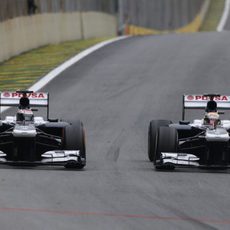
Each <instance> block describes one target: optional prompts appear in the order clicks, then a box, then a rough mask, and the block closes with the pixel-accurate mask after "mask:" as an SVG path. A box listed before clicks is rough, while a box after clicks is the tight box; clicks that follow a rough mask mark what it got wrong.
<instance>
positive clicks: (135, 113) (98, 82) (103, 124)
mask: <svg viewBox="0 0 230 230" xmlns="http://www.w3.org/2000/svg"><path fill="white" fill-rule="evenodd" d="M229 37H230V33H228V32H224V33H202V34H192V35H176V34H175V35H163V36H146V37H136V38H129V39H126V40H123V41H119V42H116V43H114V44H112V45H109V46H107V47H105V48H102V49H100V50H98V51H96V52H95V53H93V54H92V55H90V56H88V57H86V58H84V59H83V60H82V61H80V62H79V63H77V64H76V65H74V66H72V67H71V68H70V69H68V70H66V71H65V72H63V73H62V74H61V75H60V76H59V77H57V78H56V79H55V80H53V81H52V82H51V83H50V84H49V85H47V87H45V88H44V89H43V90H44V91H49V92H50V96H51V100H50V110H51V117H53V118H54V117H59V118H63V119H79V118H80V119H81V120H82V121H83V122H84V124H85V128H86V132H87V160H88V162H87V167H86V168H85V169H84V170H82V171H68V170H65V169H63V168H62V167H61V168H59V167H55V168H52V167H40V168H23V167H21V168H17V167H16V168H13V167H5V166H4V167H0V229H4V230H12V229H15V228H16V229H17V230H24V229H26V230H27V229H33V230H41V229H49V230H63V229H68V230H72V229H73V230H91V229H92V230H108V229H113V230H128V229H130V230H140V229H141V230H142V229H146V230H147V229H149V230H153V229H170V230H171V229H177V230H178V229H182V230H184V229H230V218H229V214H230V211H229V210H230V196H229V194H230V187H229V184H230V179H229V178H230V175H229V172H228V171H210V170H190V169H189V170H188V169H183V170H182V169H178V170H176V171H175V172H158V171H155V170H154V168H153V165H152V164H151V163H150V162H149V161H148V159H147V129H148V124H149V121H150V120H151V119H157V118H161V119H162V118H167V119H171V120H173V121H177V120H179V119H180V118H181V101H182V98H181V96H182V94H183V93H203V92H205V93H207V92H217V93H226V94H229V93H230V90H229V85H230V71H229V63H230V39H229Z"/></svg>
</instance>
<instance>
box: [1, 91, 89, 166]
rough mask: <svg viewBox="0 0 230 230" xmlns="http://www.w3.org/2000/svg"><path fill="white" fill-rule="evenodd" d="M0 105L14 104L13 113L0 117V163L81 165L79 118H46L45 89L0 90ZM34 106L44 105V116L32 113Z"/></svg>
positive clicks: (83, 154) (82, 150)
mask: <svg viewBox="0 0 230 230" xmlns="http://www.w3.org/2000/svg"><path fill="white" fill-rule="evenodd" d="M0 106H1V107H2V106H11V107H15V106H16V107H17V112H16V114H15V115H13V116H6V117H5V119H3V120H0V164H11V165H15V164H16V165H22V164H23V165H62V166H65V167H66V168H76V169H81V168H83V167H84V166H85V164H86V150H85V132H84V128H83V124H82V122H81V121H79V120H76V121H74V122H64V121H60V120H58V119H55V120H50V119H49V94H48V93H43V92H36V93H35V92H32V91H17V92H0ZM35 107H44V108H46V110H47V119H46V120H44V118H43V117H40V116H34V111H36V109H34V108H35Z"/></svg>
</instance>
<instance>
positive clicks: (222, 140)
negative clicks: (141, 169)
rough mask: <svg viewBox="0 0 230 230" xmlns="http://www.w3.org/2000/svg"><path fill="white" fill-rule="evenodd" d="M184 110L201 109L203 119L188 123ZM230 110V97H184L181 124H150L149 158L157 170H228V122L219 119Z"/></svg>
mask: <svg viewBox="0 0 230 230" xmlns="http://www.w3.org/2000/svg"><path fill="white" fill-rule="evenodd" d="M186 109H204V110H205V113H204V117H203V118H202V119H195V120H194V121H193V122H187V121H185V120H184V118H185V110H186ZM229 109H230V96H227V95H217V94H207V95H184V96H183V110H182V121H180V122H178V123H172V122H171V121H170V120H152V121H151V122H150V124H149V130H148V157H149V160H150V161H152V162H153V163H154V165H155V167H156V169H174V168H175V167H203V168H229V167H230V120H222V119H220V115H221V114H222V113H223V112H219V110H229Z"/></svg>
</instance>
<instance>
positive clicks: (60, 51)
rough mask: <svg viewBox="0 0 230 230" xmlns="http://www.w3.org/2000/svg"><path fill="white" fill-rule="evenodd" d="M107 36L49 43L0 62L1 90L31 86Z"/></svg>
mask: <svg viewBox="0 0 230 230" xmlns="http://www.w3.org/2000/svg"><path fill="white" fill-rule="evenodd" d="M104 40H106V39H105V38H99V39H98V38H97V39H88V40H77V41H69V42H64V43H61V44H57V45H48V46H44V47H41V48H38V49H34V50H32V51H30V52H26V53H24V54H21V55H19V56H16V57H13V58H11V59H9V60H8V61H6V62H3V63H0V91H4V90H8V91H11V90H12V91H14V90H19V89H20V90H22V89H27V88H29V87H30V86H31V85H32V84H33V83H34V82H36V81H37V80H38V79H39V78H41V77H43V76H44V75H45V74H47V73H48V72H50V71H51V70H52V69H54V68H55V67H57V66H58V65H60V64H61V63H63V62H64V61H66V60H67V59H69V58H71V57H72V56H74V55H76V54H77V53H79V52H81V51H83V50H84V49H86V48H89V47H90V46H93V45H95V44H97V43H99V42H101V41H104Z"/></svg>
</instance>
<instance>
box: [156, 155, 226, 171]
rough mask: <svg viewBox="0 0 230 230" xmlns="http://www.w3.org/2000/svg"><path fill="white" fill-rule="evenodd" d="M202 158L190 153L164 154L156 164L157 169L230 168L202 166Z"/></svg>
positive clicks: (213, 165)
mask: <svg viewBox="0 0 230 230" xmlns="http://www.w3.org/2000/svg"><path fill="white" fill-rule="evenodd" d="M199 160H200V158H198V157H197V156H195V155H193V154H190V153H168V152H162V153H161V157H160V159H159V160H157V162H156V165H155V166H156V169H174V168H175V167H183V168H192V167H196V168H230V165H215V164H212V165H201V164H199Z"/></svg>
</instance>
